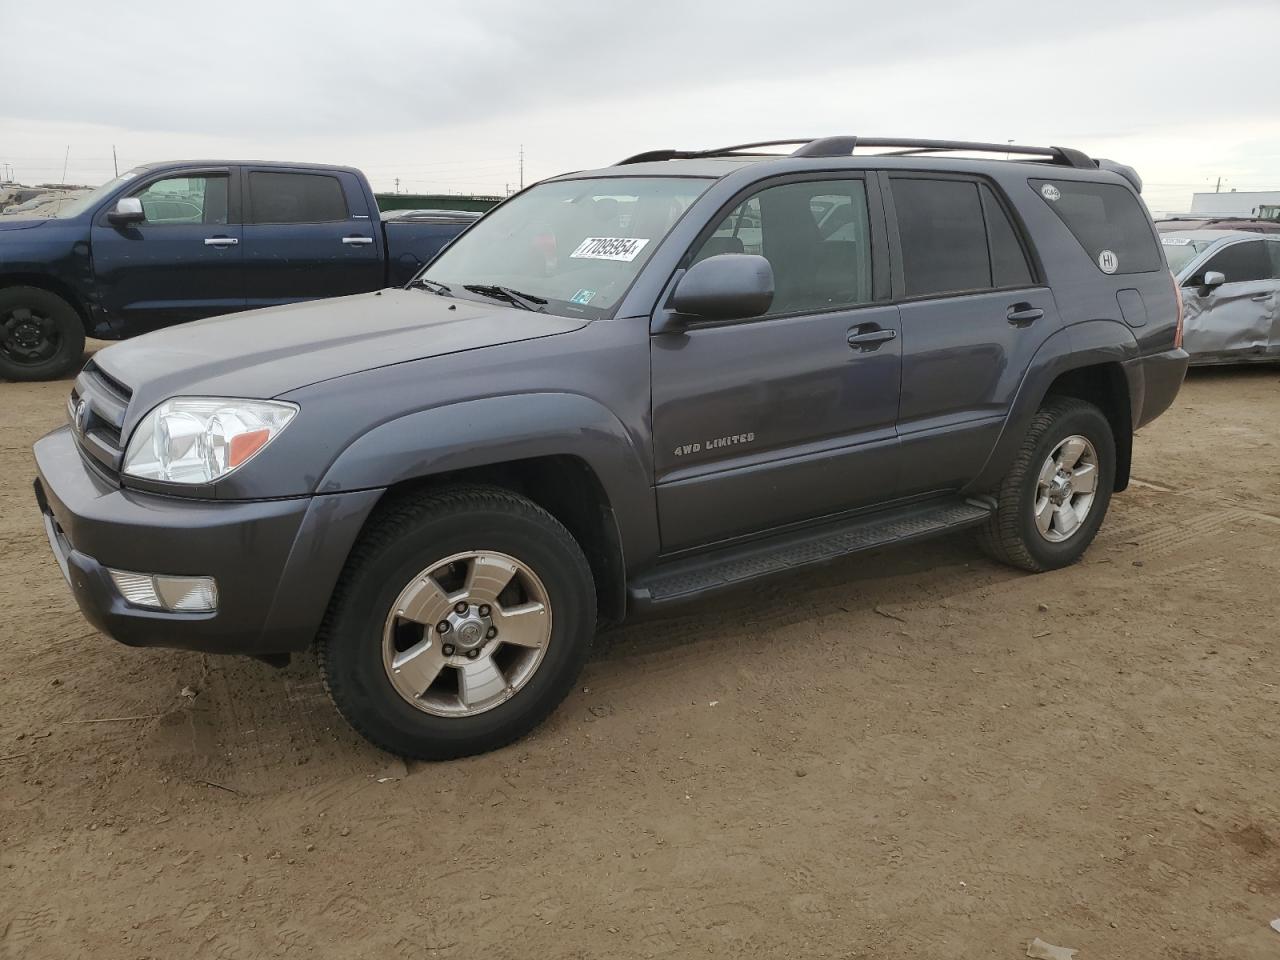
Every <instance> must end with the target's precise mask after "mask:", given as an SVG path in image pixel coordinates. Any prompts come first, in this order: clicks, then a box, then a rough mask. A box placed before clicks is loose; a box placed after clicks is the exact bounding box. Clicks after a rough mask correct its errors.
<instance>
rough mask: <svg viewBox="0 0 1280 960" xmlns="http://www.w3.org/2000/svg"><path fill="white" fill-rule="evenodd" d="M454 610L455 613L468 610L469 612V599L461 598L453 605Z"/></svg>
mask: <svg viewBox="0 0 1280 960" xmlns="http://www.w3.org/2000/svg"><path fill="white" fill-rule="evenodd" d="M453 612H454V613H466V612H467V601H465V600H459V601H458V602H457V603H455V604H454V605H453Z"/></svg>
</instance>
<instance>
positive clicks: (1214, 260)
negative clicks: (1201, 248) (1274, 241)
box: [1188, 240, 1272, 286]
mask: <svg viewBox="0 0 1280 960" xmlns="http://www.w3.org/2000/svg"><path fill="white" fill-rule="evenodd" d="M1211 270H1217V271H1218V272H1219V273H1221V274H1222V275H1223V276H1224V277H1226V278H1227V280H1226V282H1227V283H1248V282H1249V281H1251V280H1269V279H1271V275H1272V267H1271V259H1270V258H1269V257H1268V256H1267V251H1266V246H1265V243H1264V241H1262V240H1247V241H1245V242H1244V243H1233V244H1232V245H1231V246H1229V247H1227V248H1225V249H1223V250H1219V251H1218V252H1217V253H1215V254H1214V255H1213V256H1211V257H1210V258H1209V262H1208V263H1206V264H1205V265H1204V267H1203V268H1202V269H1200V270H1197V271H1196V275H1195V276H1194V277H1192V278H1191V279H1190V280H1189V281H1188V283H1190V284H1193V285H1197V286H1198V285H1199V284H1202V283H1204V275H1205V274H1206V273H1208V272H1210V271H1211Z"/></svg>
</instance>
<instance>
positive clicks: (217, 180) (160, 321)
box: [90, 168, 245, 334]
mask: <svg viewBox="0 0 1280 960" xmlns="http://www.w3.org/2000/svg"><path fill="white" fill-rule="evenodd" d="M233 180H234V178H233V171H231V170H229V169H226V168H222V169H213V170H206V171H200V172H195V171H186V172H184V173H182V174H180V175H177V176H163V175H162V176H160V177H158V178H157V179H154V180H151V181H150V182H144V183H141V184H139V185H138V187H137V188H135V189H134V190H133V191H131V192H130V193H129V194H128V195H129V196H133V197H137V198H138V199H139V200H141V201H142V212H143V213H144V214H145V215H146V219H145V220H144V221H142V222H141V223H130V224H126V225H121V226H116V225H115V224H112V223H111V222H110V221H109V220H107V217H106V212H107V211H106V210H104V211H102V212H101V213H100V214H99V215H98V217H97V218H96V219H95V221H94V225H93V228H92V233H91V237H90V250H91V255H92V257H93V271H94V276H95V278H96V280H97V288H98V294H99V296H100V297H101V305H102V307H103V308H104V309H105V310H106V312H107V314H108V316H110V317H111V318H112V320H113V321H115V322H122V323H123V324H124V325H125V331H126V332H128V333H129V334H135V333H140V332H142V331H144V330H150V329H154V328H156V327H163V326H168V325H169V324H173V323H180V322H182V321H184V320H196V319H199V318H200V317H208V316H213V315H215V314H220V313H232V312H234V311H236V310H242V309H244V303H245V301H244V291H243V287H242V277H241V272H240V263H241V260H240V255H241V250H240V239H241V233H240V230H241V228H240V224H239V222H238V219H239V218H238V217H237V216H236V213H237V210H236V203H235V194H236V191H235V188H234V186H233ZM111 206H112V207H114V206H115V204H114V202H113V203H112V204H111Z"/></svg>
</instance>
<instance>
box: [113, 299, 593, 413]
mask: <svg viewBox="0 0 1280 960" xmlns="http://www.w3.org/2000/svg"><path fill="white" fill-rule="evenodd" d="M451 308H452V309H451ZM588 322H589V321H587V320H583V319H574V318H570V317H558V316H554V315H552V314H547V313H535V312H533V311H530V310H520V309H517V308H515V307H507V306H504V305H501V304H492V303H477V302H475V301H472V300H458V299H453V298H451V297H441V296H437V295H436V294H433V293H428V292H426V291H423V290H396V289H391V290H383V291H381V292H379V293H362V294H358V295H357V296H352V297H338V298H336V299H333V300H314V301H311V302H308V303H295V304H289V305H287V306H282V307H268V308H267V309H265V310H252V311H249V312H247V313H234V314H229V315H227V316H224V317H213V318H210V319H208V320H199V321H196V322H195V323H187V324H182V325H180V326H176V327H170V328H168V329H166V330H159V331H156V332H155V333H149V334H146V335H145V336H141V337H137V338H136V339H133V340H128V341H125V342H124V343H120V344H116V345H115V346H111V347H107V348H106V349H105V350H100V351H99V352H98V353H97V355H96V356H95V357H94V361H95V363H97V365H98V366H100V367H101V368H102V369H103V370H105V371H106V372H107V373H108V374H110V375H111V376H112V377H115V378H116V379H117V380H119V381H120V382H121V383H123V384H125V385H126V386H128V387H130V388H131V389H132V390H133V392H134V397H135V399H136V400H137V401H138V406H139V407H143V406H144V405H145V408H146V409H150V407H151V406H153V405H154V404H156V403H159V402H160V401H161V400H164V399H166V398H168V397H171V396H177V395H194V396H231V397H258V398H263V399H267V398H270V397H275V396H279V395H280V394H282V393H287V392H288V391H290V390H296V389H298V388H299V387H304V386H306V385H308V384H312V383H317V382H319V381H321V380H329V379H332V378H334V377H341V376H344V375H346V374H349V373H358V372H360V371H362V370H371V369H373V368H375V367H383V366H387V365H389V364H394V363H403V362H405V361H409V360H420V359H423V358H426V357H433V356H442V355H444V354H447V353H458V352H460V351H463V350H474V349H477V348H479V347H489V346H496V345H498V344H503V343H515V342H517V341H520V340H532V339H535V338H539V337H549V336H554V335H555V334H559V333H569V332H571V331H573V330H577V329H580V328H581V327H583V326H585V325H586V324H587V323H588Z"/></svg>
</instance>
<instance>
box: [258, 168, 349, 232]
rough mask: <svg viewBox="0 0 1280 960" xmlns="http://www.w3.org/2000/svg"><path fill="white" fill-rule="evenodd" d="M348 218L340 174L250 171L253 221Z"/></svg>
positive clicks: (313, 221)
mask: <svg viewBox="0 0 1280 960" xmlns="http://www.w3.org/2000/svg"><path fill="white" fill-rule="evenodd" d="M346 219H347V198H346V196H345V195H344V194H343V192H342V184H341V183H339V182H338V179H337V177H330V176H328V175H326V174H320V173H273V172H269V171H261V170H255V171H253V172H251V173H250V174H249V220H248V222H249V223H334V222H336V221H339V220H346Z"/></svg>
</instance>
